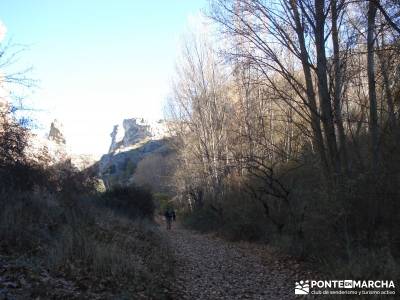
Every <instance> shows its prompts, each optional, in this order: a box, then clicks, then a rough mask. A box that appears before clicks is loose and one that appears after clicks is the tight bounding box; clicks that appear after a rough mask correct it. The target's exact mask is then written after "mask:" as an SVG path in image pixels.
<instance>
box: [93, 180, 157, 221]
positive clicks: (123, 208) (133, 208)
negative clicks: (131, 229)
mask: <svg viewBox="0 0 400 300" xmlns="http://www.w3.org/2000/svg"><path fill="white" fill-rule="evenodd" d="M100 201H101V203H102V204H103V205H105V206H106V207H108V208H111V209H113V210H116V211H118V212H119V213H122V214H124V215H127V216H129V217H131V218H149V219H152V218H153V216H154V210H155V205H154V200H153V196H152V194H151V193H150V191H148V190H146V189H143V188H138V187H134V186H130V187H115V188H113V189H112V190H109V191H106V192H105V193H103V194H102V195H101V199H100Z"/></svg>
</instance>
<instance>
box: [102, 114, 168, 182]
mask: <svg viewBox="0 0 400 300" xmlns="http://www.w3.org/2000/svg"><path fill="white" fill-rule="evenodd" d="M120 128H121V126H120V125H115V126H114V128H113V130H112V132H111V134H110V136H111V145H110V148H109V152H108V153H107V154H105V155H103V156H102V157H101V159H100V161H99V163H98V169H99V176H100V177H101V178H102V179H103V182H104V184H105V186H106V187H107V188H110V187H112V186H114V185H128V184H131V183H133V182H134V176H133V175H134V173H135V171H136V169H137V166H138V164H139V163H140V162H141V161H143V160H144V159H145V158H149V157H151V156H154V155H157V156H161V157H163V156H167V155H168V154H169V153H171V149H170V147H168V143H167V140H168V134H167V130H166V124H165V121H163V120H159V121H157V122H149V121H146V120H144V119H142V118H131V119H125V120H124V121H123V122H122V128H123V132H121V131H120Z"/></svg>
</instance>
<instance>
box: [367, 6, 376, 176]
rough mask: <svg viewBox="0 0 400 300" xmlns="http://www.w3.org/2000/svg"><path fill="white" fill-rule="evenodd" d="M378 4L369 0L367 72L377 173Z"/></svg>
mask: <svg viewBox="0 0 400 300" xmlns="http://www.w3.org/2000/svg"><path fill="white" fill-rule="evenodd" d="M376 10H377V6H376V3H375V1H373V0H372V1H369V5H368V35H367V53H368V54H367V61H368V66H367V73H368V97H369V130H370V138H371V156H372V172H373V173H375V174H376V172H377V169H378V164H379V140H378V138H379V137H378V130H379V129H378V113H377V101H376V83H375V56H374V55H375V54H374V43H375V17H376Z"/></svg>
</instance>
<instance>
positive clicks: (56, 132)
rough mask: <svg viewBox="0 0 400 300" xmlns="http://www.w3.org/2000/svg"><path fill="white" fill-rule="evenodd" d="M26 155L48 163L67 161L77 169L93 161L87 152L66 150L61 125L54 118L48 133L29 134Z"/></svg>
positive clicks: (83, 167) (89, 164)
mask: <svg viewBox="0 0 400 300" xmlns="http://www.w3.org/2000/svg"><path fill="white" fill-rule="evenodd" d="M29 145H30V147H29V148H28V149H27V151H28V153H27V154H28V157H31V158H32V159H36V160H38V161H40V162H42V163H43V162H44V163H46V164H48V165H55V164H59V163H65V162H69V163H71V165H72V166H73V167H75V168H77V169H79V170H83V169H86V168H88V167H90V166H91V165H93V164H94V163H95V159H94V157H93V156H91V155H88V154H73V153H71V152H70V151H69V150H68V147H67V140H66V138H65V135H64V128H63V125H62V124H61V123H60V122H59V121H58V120H54V121H53V122H51V125H50V130H49V133H48V134H47V135H46V136H45V137H42V136H39V135H36V134H31V135H30V137H29Z"/></svg>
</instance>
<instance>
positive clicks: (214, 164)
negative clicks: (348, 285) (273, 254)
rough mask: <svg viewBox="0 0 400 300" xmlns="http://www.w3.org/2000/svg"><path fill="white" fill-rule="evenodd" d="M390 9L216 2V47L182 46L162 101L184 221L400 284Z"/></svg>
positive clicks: (398, 129)
mask: <svg viewBox="0 0 400 300" xmlns="http://www.w3.org/2000/svg"><path fill="white" fill-rule="evenodd" d="M398 8H399V6H398V3H397V4H396V3H395V1H391V0H384V1H383V0H382V1H375V0H371V1H361V0H360V1H343V0H329V1H327V0H325V1H324V0H316V1H309V0H301V1H264V0H252V1H248V0H215V1H211V8H210V10H209V20H211V23H212V26H214V27H216V28H217V31H218V33H217V37H218V39H219V42H218V43H217V42H216V41H215V40H212V37H207V35H206V34H193V35H192V36H190V37H189V38H188V39H187V42H186V44H185V45H184V47H183V50H182V57H181V59H180V61H179V62H178V64H177V65H178V67H177V75H176V79H175V83H174V86H173V96H172V97H171V101H170V117H171V122H170V129H171V131H172V132H173V133H174V136H176V139H175V143H176V149H177V151H178V160H179V164H178V168H177V171H176V172H175V175H174V186H175V190H176V193H177V195H178V201H179V203H180V205H181V207H182V211H183V214H184V215H185V216H186V224H187V225H189V226H191V227H193V228H197V229H200V230H203V231H208V230H216V231H218V232H220V233H222V234H223V235H224V236H226V237H228V238H230V239H250V240H264V241H267V242H270V243H272V244H274V245H278V246H279V247H281V248H282V249H284V250H286V251H289V252H290V253H293V254H295V255H297V256H300V257H303V258H308V259H313V260H314V261H315V262H318V264H317V265H318V266H320V267H321V269H323V270H324V271H327V270H330V272H333V273H334V274H335V276H333V277H338V276H339V277H340V276H345V275H346V276H348V277H354V278H355V277H357V278H358V277H360V278H361V277H362V278H372V277H382V276H388V277H391V278H398V270H399V269H400V268H399V258H400V235H399V233H400V227H399V222H398V220H399V217H400V204H399V201H398V199H399V196H400V195H399V192H398V188H397V187H398V185H399V180H400V174H399V171H400V163H399V158H400V156H399V153H400V152H399V150H400V144H399V134H400V119H399V109H400V103H399V90H400V85H399V83H400V81H399V70H398V65H399V59H400V52H399V49H400V48H399V47H398V43H399V33H400V30H399V10H398ZM205 32H207V30H205ZM396 270H397V271H396ZM330 275H331V274H330Z"/></svg>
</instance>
